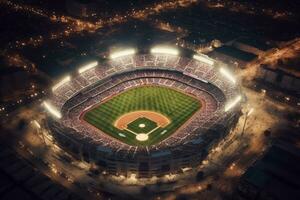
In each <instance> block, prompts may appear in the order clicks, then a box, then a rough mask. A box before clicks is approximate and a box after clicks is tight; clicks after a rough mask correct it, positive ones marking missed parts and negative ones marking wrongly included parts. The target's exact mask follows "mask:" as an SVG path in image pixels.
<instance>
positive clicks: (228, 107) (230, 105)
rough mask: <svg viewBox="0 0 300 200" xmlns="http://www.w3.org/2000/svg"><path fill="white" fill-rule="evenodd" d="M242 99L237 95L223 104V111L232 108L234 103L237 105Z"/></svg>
mask: <svg viewBox="0 0 300 200" xmlns="http://www.w3.org/2000/svg"><path fill="white" fill-rule="evenodd" d="M241 100H242V96H240V95H239V96H237V97H236V98H235V99H234V100H233V101H232V102H229V103H228V104H226V105H225V112H227V111H229V110H230V109H232V108H233V107H234V106H235V105H237V104H238V103H239V102H240V101H241Z"/></svg>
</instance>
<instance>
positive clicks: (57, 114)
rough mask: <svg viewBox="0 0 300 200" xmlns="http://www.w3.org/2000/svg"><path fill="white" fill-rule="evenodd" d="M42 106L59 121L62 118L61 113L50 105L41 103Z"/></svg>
mask: <svg viewBox="0 0 300 200" xmlns="http://www.w3.org/2000/svg"><path fill="white" fill-rule="evenodd" d="M43 105H44V107H45V108H46V110H47V111H48V112H49V113H50V114H52V115H53V116H54V117H56V118H58V119H60V118H61V117H62V116H61V113H60V112H59V111H58V110H57V109H56V108H55V107H54V106H52V105H51V104H50V103H48V102H46V101H44V102H43Z"/></svg>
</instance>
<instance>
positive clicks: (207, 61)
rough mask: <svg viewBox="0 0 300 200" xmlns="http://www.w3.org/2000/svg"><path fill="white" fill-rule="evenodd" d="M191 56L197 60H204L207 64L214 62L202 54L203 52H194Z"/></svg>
mask: <svg viewBox="0 0 300 200" xmlns="http://www.w3.org/2000/svg"><path fill="white" fill-rule="evenodd" d="M193 58H194V59H195V60H198V61H201V62H204V63H206V64H208V65H213V64H214V61H213V60H211V59H210V58H209V57H208V56H206V55H203V54H195V55H193Z"/></svg>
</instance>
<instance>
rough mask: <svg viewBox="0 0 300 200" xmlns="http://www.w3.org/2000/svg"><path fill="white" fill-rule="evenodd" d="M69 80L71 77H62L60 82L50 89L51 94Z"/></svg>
mask: <svg viewBox="0 0 300 200" xmlns="http://www.w3.org/2000/svg"><path fill="white" fill-rule="evenodd" d="M70 80H71V76H66V77H64V78H63V79H62V80H61V81H59V82H58V83H57V84H55V85H54V86H53V87H52V92H54V91H55V90H57V89H58V88H59V87H61V86H62V85H64V84H65V83H67V82H69V81H70Z"/></svg>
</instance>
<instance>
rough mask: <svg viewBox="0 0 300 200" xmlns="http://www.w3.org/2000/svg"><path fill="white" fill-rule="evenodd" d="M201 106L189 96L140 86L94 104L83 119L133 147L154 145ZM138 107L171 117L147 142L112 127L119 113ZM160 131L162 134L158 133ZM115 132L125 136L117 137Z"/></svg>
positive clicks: (158, 88)
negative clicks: (168, 122) (97, 104)
mask: <svg viewBox="0 0 300 200" xmlns="http://www.w3.org/2000/svg"><path fill="white" fill-rule="evenodd" d="M200 107H201V104H200V101H199V100H198V99H196V98H194V97H192V96H189V95H186V94H184V93H182V92H179V91H176V90H174V89H171V88H166V87H159V86H141V87H137V88H133V89H130V90H127V91H125V92H123V93H121V94H119V95H117V96H114V97H113V98H111V99H109V100H108V101H106V102H104V103H102V104H100V105H99V106H96V107H94V108H93V109H91V110H90V111H88V112H87V113H85V115H84V116H83V119H84V120H85V121H86V122H88V123H90V124H92V125H93V126H95V127H97V128H98V129H100V130H102V131H103V132H105V133H106V134H108V135H110V136H112V137H114V138H117V139H119V140H121V141H122V142H124V143H127V144H129V145H135V146H148V145H152V144H156V143H158V142H159V141H161V140H163V139H165V138H167V137H168V136H170V135H171V134H172V133H174V132H175V131H176V130H177V129H178V128H179V127H180V126H181V125H183V124H184V123H185V122H186V121H187V120H188V119H189V118H190V117H191V116H192V115H193V114H194V113H195V112H196V111H197V110H199V109H200ZM138 110H149V111H155V112H159V113H161V114H163V115H165V116H166V117H168V118H169V119H170V120H171V123H170V124H169V125H167V126H166V127H164V128H158V129H157V130H155V131H154V132H152V133H151V134H150V135H149V139H148V140H147V141H144V142H141V141H138V140H136V139H135V135H134V134H133V133H130V132H128V131H126V130H119V129H117V128H116V127H114V125H113V124H114V122H115V120H117V119H118V118H119V117H120V116H122V115H123V114H126V113H128V112H133V111H138ZM162 132H163V134H162ZM119 133H122V134H124V135H125V136H126V137H121V136H120V135H119Z"/></svg>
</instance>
